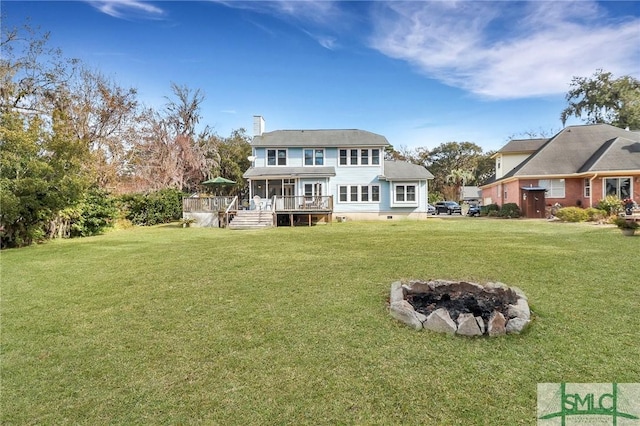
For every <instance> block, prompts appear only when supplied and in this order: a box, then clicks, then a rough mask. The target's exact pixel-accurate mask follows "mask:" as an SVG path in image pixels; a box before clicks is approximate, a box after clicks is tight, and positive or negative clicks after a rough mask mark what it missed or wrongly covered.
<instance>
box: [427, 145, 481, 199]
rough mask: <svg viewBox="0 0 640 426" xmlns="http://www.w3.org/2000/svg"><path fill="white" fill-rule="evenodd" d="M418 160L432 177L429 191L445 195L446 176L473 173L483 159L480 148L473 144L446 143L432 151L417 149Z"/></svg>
mask: <svg viewBox="0 0 640 426" xmlns="http://www.w3.org/2000/svg"><path fill="white" fill-rule="evenodd" d="M417 151H418V158H419V161H420V163H421V164H423V165H424V166H425V167H426V168H427V169H428V170H429V171H430V172H431V173H432V174H433V175H434V180H433V183H431V186H430V189H433V191H437V192H441V193H445V194H446V195H449V196H451V195H454V194H447V192H450V190H449V191H447V187H448V186H449V184H448V182H447V176H448V175H449V174H450V173H451V172H452V171H453V170H465V171H470V172H471V173H475V171H476V169H477V168H478V165H479V162H480V160H481V159H482V158H483V153H482V148H481V147H480V146H478V145H476V144H475V143H473V142H446V143H443V144H441V145H439V146H437V147H435V148H434V149H432V150H428V149H418V150H417Z"/></svg>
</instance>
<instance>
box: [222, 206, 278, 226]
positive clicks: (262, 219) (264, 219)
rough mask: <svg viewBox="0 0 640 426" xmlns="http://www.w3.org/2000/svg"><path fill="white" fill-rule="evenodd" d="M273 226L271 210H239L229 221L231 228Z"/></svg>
mask: <svg viewBox="0 0 640 426" xmlns="http://www.w3.org/2000/svg"><path fill="white" fill-rule="evenodd" d="M272 226H273V214H272V213H271V211H270V210H238V213H237V214H236V215H235V216H234V217H233V219H232V220H231V222H229V229H264V228H270V227H272Z"/></svg>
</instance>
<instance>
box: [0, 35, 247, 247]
mask: <svg viewBox="0 0 640 426" xmlns="http://www.w3.org/2000/svg"><path fill="white" fill-rule="evenodd" d="M2 31H3V32H2V38H1V39H0V47H1V49H2V58H1V60H0V83H1V86H0V149H1V150H0V206H1V210H0V237H2V246H3V247H5V246H21V245H26V244H30V243H31V242H33V241H37V240H41V239H44V238H49V237H54V236H58V235H68V234H69V230H68V229H67V230H65V231H63V232H61V231H60V229H61V227H60V226H56V225H55V224H56V223H58V222H61V221H62V222H64V220H63V219H64V218H65V217H66V216H69V214H68V210H69V209H70V208H73V207H74V206H78V205H81V204H82V203H86V201H87V199H89V198H91V197H89V194H92V199H93V200H94V202H95V201H96V199H95V198H96V194H103V196H104V197H107V196H109V195H110V194H126V193H149V192H152V191H158V190H162V189H167V188H172V189H175V190H177V191H180V192H195V191H198V190H203V189H204V188H203V187H202V186H201V182H202V181H204V180H206V179H208V178H211V177H213V176H214V175H224V176H225V177H227V178H229V179H232V180H234V181H236V182H238V184H237V185H236V186H235V187H233V188H231V189H230V191H231V193H232V194H234V192H235V193H238V192H240V191H242V189H243V188H244V180H243V177H242V174H243V172H244V170H246V169H247V168H248V167H249V161H248V160H247V157H248V156H249V155H250V153H251V148H250V145H249V140H250V138H249V137H248V136H247V134H246V133H245V130H244V129H237V130H234V131H233V132H232V133H231V135H229V136H228V137H221V136H219V135H218V134H216V133H215V132H214V131H213V129H211V128H210V127H209V126H204V127H202V126H199V123H200V121H201V118H202V117H201V112H200V108H201V105H202V102H203V101H204V99H205V98H204V94H203V93H202V92H201V91H200V90H193V89H191V88H189V87H188V86H186V85H180V84H177V83H171V86H170V89H171V94H170V95H169V96H167V97H166V104H165V105H164V107H163V108H161V109H153V108H150V107H146V106H144V105H143V104H142V103H141V102H140V101H139V100H138V97H137V91H136V89H135V88H125V87H122V86H121V85H119V84H118V83H117V82H115V81H113V80H112V79H110V78H108V77H106V76H105V75H104V74H102V73H101V72H99V71H97V70H93V69H91V68H89V67H87V66H86V65H85V64H83V63H81V62H80V61H78V60H76V59H70V58H66V57H65V56H64V55H63V54H62V52H61V51H60V50H59V49H56V48H52V47H50V46H49V43H48V39H49V35H48V34H46V33H45V34H43V33H40V32H39V31H38V30H35V29H33V28H30V27H28V26H25V27H23V28H19V29H7V28H3V30H2ZM234 195H235V194H234Z"/></svg>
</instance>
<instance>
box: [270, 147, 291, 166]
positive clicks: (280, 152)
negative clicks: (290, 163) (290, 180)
mask: <svg viewBox="0 0 640 426" xmlns="http://www.w3.org/2000/svg"><path fill="white" fill-rule="evenodd" d="M286 165H287V150H286V149H268V150H267V166H286Z"/></svg>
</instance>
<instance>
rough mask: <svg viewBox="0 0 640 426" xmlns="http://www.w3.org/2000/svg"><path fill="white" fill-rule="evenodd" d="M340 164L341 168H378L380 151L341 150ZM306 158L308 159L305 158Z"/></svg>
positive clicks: (363, 149)
mask: <svg viewBox="0 0 640 426" xmlns="http://www.w3.org/2000/svg"><path fill="white" fill-rule="evenodd" d="M338 152H339V155H338V164H339V165H341V166H378V165H380V149H365V148H362V149H345V148H343V149H340V150H338ZM305 158H306V157H305ZM305 161H306V160H305Z"/></svg>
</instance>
